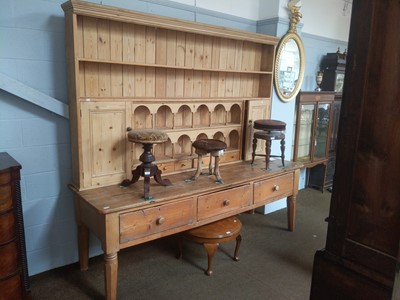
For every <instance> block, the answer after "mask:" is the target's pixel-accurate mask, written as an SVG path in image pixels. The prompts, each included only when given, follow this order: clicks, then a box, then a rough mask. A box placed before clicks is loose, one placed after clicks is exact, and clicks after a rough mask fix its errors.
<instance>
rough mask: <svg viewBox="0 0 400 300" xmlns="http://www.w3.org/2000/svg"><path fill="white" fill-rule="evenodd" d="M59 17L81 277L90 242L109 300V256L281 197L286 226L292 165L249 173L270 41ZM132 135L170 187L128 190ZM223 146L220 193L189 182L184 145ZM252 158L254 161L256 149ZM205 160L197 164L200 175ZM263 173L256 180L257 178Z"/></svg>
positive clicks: (68, 11)
mask: <svg viewBox="0 0 400 300" xmlns="http://www.w3.org/2000/svg"><path fill="white" fill-rule="evenodd" d="M62 7H63V9H64V12H65V21H66V40H67V43H66V45H67V67H68V85H69V105H70V127H71V145H72V160H73V179H72V183H71V186H70V187H71V190H72V191H73V192H74V195H75V206H76V216H77V218H76V220H77V224H78V239H79V259H80V266H81V269H82V270H86V269H87V268H88V248H89V232H91V233H94V234H95V235H96V236H97V237H98V238H99V239H100V240H101V243H102V248H103V251H104V266H105V267H104V273H105V293H106V297H107V299H116V297H117V277H118V258H117V257H118V255H117V254H118V251H119V250H120V249H123V248H127V247H130V246H133V245H137V244H140V243H143V242H146V241H150V240H154V239H157V238H161V237H164V236H167V235H171V234H175V233H178V232H181V231H184V230H188V229H192V228H194V227H197V226H201V225H204V224H207V223H210V222H213V221H217V220H220V219H223V218H226V217H229V216H232V215H236V214H238V213H241V212H245V211H249V210H252V209H254V208H256V207H259V206H262V205H265V204H267V203H271V202H273V201H276V200H279V199H282V198H284V197H288V198H287V199H288V200H287V210H288V228H289V230H291V231H293V230H294V226H295V204H296V195H297V193H298V180H299V168H300V167H301V164H297V163H293V162H286V163H285V166H284V167H283V166H282V164H281V163H279V162H278V160H276V161H273V162H271V164H270V167H269V169H268V170H265V162H263V161H262V160H256V162H255V164H253V165H251V164H250V162H249V161H248V160H249V159H250V158H251V141H252V135H253V126H252V121H253V120H255V119H268V118H269V117H270V103H271V93H272V79H273V68H274V55H275V47H276V44H277V42H278V39H277V38H275V37H271V36H267V35H262V34H256V33H251V32H245V31H239V30H233V29H227V28H223V27H217V26H211V25H206V24H199V23H194V22H188V21H182V20H176V19H171V18H166V17H160V16H154V15H149V14H144V13H138V12H134V11H129V10H126V9H119V8H114V7H110V6H105V5H98V4H93V3H86V2H82V1H73V0H72V1H69V2H66V3H64V4H63V5H62ZM135 129H160V130H163V131H165V132H166V133H167V134H168V136H169V140H168V141H167V142H166V143H163V144H157V145H155V146H154V149H153V153H154V155H155V157H156V163H157V166H158V167H159V169H160V170H162V173H163V177H164V178H168V179H169V180H170V181H171V182H172V183H173V185H172V186H160V185H157V184H155V183H154V182H151V195H152V196H153V199H152V200H150V201H146V200H144V199H143V197H142V196H143V182H142V181H139V182H137V183H135V184H134V185H131V186H129V187H128V188H121V187H120V186H119V183H121V181H123V180H124V179H130V178H131V177H132V175H131V171H132V169H134V168H135V167H136V166H137V165H138V164H139V163H140V161H139V156H140V154H141V153H142V151H143V150H142V147H141V145H140V144H132V143H129V142H128V140H127V133H128V132H129V131H131V130H135ZM202 138H212V139H218V140H221V141H224V142H225V143H226V144H227V149H226V150H225V154H224V155H223V156H222V157H221V160H220V162H221V168H220V173H221V176H222V178H223V181H224V183H223V184H216V183H215V182H214V177H213V176H210V177H206V176H202V177H200V178H199V179H198V180H197V181H192V182H186V181H185V179H187V178H189V177H191V176H192V175H193V174H194V170H195V166H197V155H196V154H195V153H194V151H193V147H192V142H194V141H195V140H197V139H202ZM258 147H259V148H258V149H257V151H264V149H265V144H262V143H260V145H259V146H258ZM206 164H207V158H204V165H206ZM263 168H264V169H263Z"/></svg>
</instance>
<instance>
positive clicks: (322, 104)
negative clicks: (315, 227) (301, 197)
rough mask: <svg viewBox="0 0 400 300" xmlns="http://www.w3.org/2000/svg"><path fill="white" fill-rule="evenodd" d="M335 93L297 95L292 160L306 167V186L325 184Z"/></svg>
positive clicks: (321, 187)
mask: <svg viewBox="0 0 400 300" xmlns="http://www.w3.org/2000/svg"><path fill="white" fill-rule="evenodd" d="M334 99H335V93H334V92H300V93H299V94H298V96H297V98H296V112H295V114H296V115H295V122H294V133H295V134H294V142H293V161H298V162H301V163H303V165H304V166H305V167H306V168H307V183H306V184H307V185H308V186H312V187H317V188H319V189H321V190H323V189H324V187H325V177H326V167H327V163H328V157H329V148H330V142H331V140H330V135H331V128H332V116H333V103H334Z"/></svg>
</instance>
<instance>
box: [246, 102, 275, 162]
mask: <svg viewBox="0 0 400 300" xmlns="http://www.w3.org/2000/svg"><path fill="white" fill-rule="evenodd" d="M270 105H271V101H270V100H266V99H265V100H249V101H246V111H247V116H246V118H245V119H246V121H245V122H246V123H245V134H246V140H245V145H244V147H245V148H244V158H245V160H251V153H252V151H253V148H252V145H253V134H254V129H253V122H254V121H255V120H260V119H270V116H271V107H270ZM256 153H257V154H265V141H264V140H259V141H258V143H257V149H256Z"/></svg>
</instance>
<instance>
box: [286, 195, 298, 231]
mask: <svg viewBox="0 0 400 300" xmlns="http://www.w3.org/2000/svg"><path fill="white" fill-rule="evenodd" d="M286 202H287V220H288V229H289V231H294V225H295V222H296V196H289V197H287V200H286Z"/></svg>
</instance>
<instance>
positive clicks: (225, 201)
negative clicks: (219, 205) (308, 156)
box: [223, 199, 231, 206]
mask: <svg viewBox="0 0 400 300" xmlns="http://www.w3.org/2000/svg"><path fill="white" fill-rule="evenodd" d="M223 204H224V206H228V205H229V204H231V201H229V200H228V199H225V200H224V203H223Z"/></svg>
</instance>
